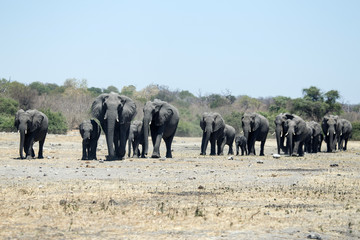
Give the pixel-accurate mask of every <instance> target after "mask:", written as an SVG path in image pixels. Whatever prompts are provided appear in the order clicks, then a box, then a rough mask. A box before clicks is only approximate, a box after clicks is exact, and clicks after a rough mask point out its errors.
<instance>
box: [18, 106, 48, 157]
mask: <svg viewBox="0 0 360 240" xmlns="http://www.w3.org/2000/svg"><path fill="white" fill-rule="evenodd" d="M14 125H15V127H16V128H17V129H18V131H19V132H20V149H19V152H20V158H21V159H24V155H23V152H25V158H27V159H30V158H34V157H35V153H34V149H33V145H34V142H39V152H38V158H44V156H43V146H44V142H45V138H46V134H47V132H48V125H49V120H48V117H47V116H46V115H45V114H44V113H42V112H40V111H38V110H36V109H34V110H27V111H24V110H23V109H20V110H19V111H17V112H16V114H15V123H14Z"/></svg>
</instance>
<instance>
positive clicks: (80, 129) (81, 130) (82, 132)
mask: <svg viewBox="0 0 360 240" xmlns="http://www.w3.org/2000/svg"><path fill="white" fill-rule="evenodd" d="M79 132H80V135H81V137H83V135H84V122H82V123H80V125H79Z"/></svg>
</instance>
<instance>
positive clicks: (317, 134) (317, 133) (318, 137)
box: [305, 121, 324, 153]
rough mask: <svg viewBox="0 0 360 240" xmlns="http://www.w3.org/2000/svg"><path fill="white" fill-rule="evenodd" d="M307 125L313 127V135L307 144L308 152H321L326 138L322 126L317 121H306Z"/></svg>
mask: <svg viewBox="0 0 360 240" xmlns="http://www.w3.org/2000/svg"><path fill="white" fill-rule="evenodd" d="M306 124H307V126H308V127H309V128H310V129H311V137H310V139H308V141H307V144H306V150H305V151H306V152H307V153H317V152H321V143H322V141H323V139H324V136H323V134H322V130H321V126H320V124H319V123H317V122H315V121H310V122H306Z"/></svg>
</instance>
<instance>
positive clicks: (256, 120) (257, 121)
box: [252, 114, 261, 132]
mask: <svg viewBox="0 0 360 240" xmlns="http://www.w3.org/2000/svg"><path fill="white" fill-rule="evenodd" d="M253 119H254V125H253V129H252V132H254V131H256V130H257V129H258V128H259V127H260V122H261V118H260V116H259V115H257V114H254V116H253Z"/></svg>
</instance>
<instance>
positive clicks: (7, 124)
mask: <svg viewBox="0 0 360 240" xmlns="http://www.w3.org/2000/svg"><path fill="white" fill-rule="evenodd" d="M14 115H15V114H14ZM14 115H8V114H0V131H1V132H16V127H15V126H14V120H15V116H14Z"/></svg>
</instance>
